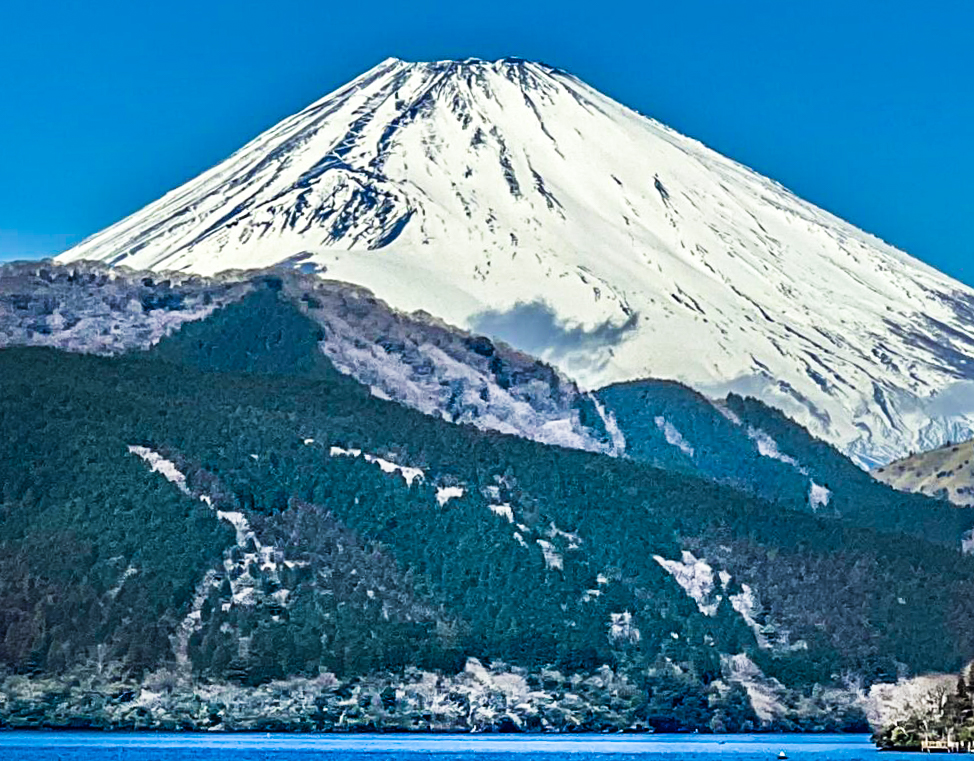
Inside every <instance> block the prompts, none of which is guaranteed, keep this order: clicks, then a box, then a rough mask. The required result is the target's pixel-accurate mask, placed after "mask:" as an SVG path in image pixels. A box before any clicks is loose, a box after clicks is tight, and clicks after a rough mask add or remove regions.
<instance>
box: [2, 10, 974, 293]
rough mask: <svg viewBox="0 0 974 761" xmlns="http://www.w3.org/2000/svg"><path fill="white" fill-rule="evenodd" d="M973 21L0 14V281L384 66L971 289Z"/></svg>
mask: <svg viewBox="0 0 974 761" xmlns="http://www.w3.org/2000/svg"><path fill="white" fill-rule="evenodd" d="M972 31H974V2H972V1H971V0H958V1H957V2H949V1H947V0H943V1H937V0H935V1H934V2H901V0H884V1H883V2H876V1H875V0H869V1H868V2H867V0H816V1H815V2H792V1H791V0H776V1H775V2H764V1H751V0H711V1H710V2H693V1H692V0H667V2H652V1H649V2H639V3H636V2H634V3H618V2H617V3H609V2H601V3H591V2H578V1H577V0H560V2H530V1H529V0H520V1H518V2H507V0H504V1H497V0H480V2H475V1H473V0H457V1H456V2H450V3H446V2H444V3H439V4H437V3H428V2H414V1H412V0H401V1H400V2H386V1H385V0H378V1H377V0H371V1H370V2H349V1H348V0H345V2H342V3H341V4H338V3H330V2H308V1H306V0H286V1H284V2H280V1H279V2H269V1H268V0H264V1H263V2H259V3H252V2H249V1H248V0H210V1H209V2H207V1H206V0H196V1H194V2H190V1H189V0H175V1H171V2H166V3H162V2H158V3H145V2H132V1H131V0H126V2H107V1H106V0H87V2H84V1H81V2H60V1H57V2H44V1H43V0H3V11H2V13H0V259H4V258H6V259H10V258H23V257H39V256H44V255H50V254H54V253H57V252H58V251H60V250H62V249H63V248H65V247H67V246H68V245H70V244H72V243H74V242H76V241H79V240H81V239H82V238H83V237H85V236H87V235H89V234H91V233H93V232H96V231H97V230H99V229H101V228H102V227H104V226H106V225H108V224H110V223H112V222H114V221H116V220H117V219H119V218H121V217H122V216H124V215H125V214H128V213H130V212H132V211H135V210H136V209H138V208H140V207H141V206H143V205H144V204H146V203H148V202H150V201H152V200H154V199H155V198H157V197H158V196H160V195H161V194H162V193H163V192H165V191H166V190H169V189H170V188H172V187H174V186H175V185H177V184H179V183H180V182H182V181H184V180H187V179H189V178H190V177H192V176H194V175H195V174H197V173H198V172H200V171H201V170H203V169H205V168H207V167H209V166H211V165H212V164H214V163H215V162H217V161H218V160H219V159H221V158H223V157H224V156H226V155H227V154H229V153H230V152H232V151H233V150H234V149H236V148H237V147H239V146H240V145H241V144H243V143H244V142H246V141H247V140H249V139H250V138H251V137H254V136H255V135H256V134H257V133H258V132H260V131H261V130H263V129H265V128H267V127H269V126H271V125H272V124H274V123H275V122H277V121H278V120H279V119H281V118H282V117H284V116H286V115H288V114H290V113H292V112H294V111H297V110H298V109H300V108H302V107H303V106H305V105H306V104H307V103H309V102H310V101H312V100H315V99H317V98H318V97H320V96H321V95H323V94H325V93H326V92H328V91H329V90H332V89H334V88H335V87H337V86H339V85H340V84H342V83H344V82H345V81H347V80H348V79H351V78H352V77H354V76H355V75H357V74H358V73H360V72H361V71H364V70H365V69H367V68H369V67H370V66H372V65H374V64H375V63H377V62H378V61H379V60H381V59H382V58H385V57H387V56H390V55H394V56H398V57H400V58H405V59H407V60H430V59H442V58H463V57H468V56H478V57H483V58H499V57H501V56H505V55H519V56H523V57H526V58H535V59H541V60H544V61H547V62H549V63H552V64H557V65H559V66H562V67H564V68H567V69H569V70H571V71H573V72H574V73H576V74H577V75H579V76H580V77H581V78H582V79H584V80H586V81H588V82H589V83H590V84H592V85H593V86H595V87H597V88H599V89H601V90H603V91H604V92H606V93H608V94H609V95H611V96H613V97H615V98H616V99H618V100H620V101H622V102H624V103H626V104H627V105H629V106H631V107H633V108H636V109H637V110H639V111H642V112H643V113H646V114H649V115H651V116H654V117H656V118H658V119H660V120H662V121H663V122H665V123H667V124H669V125H670V126H672V127H674V128H676V129H678V130H680V131H681V132H684V133H687V134H689V135H691V136H693V137H696V138H699V139H701V140H703V141H704V142H706V143H708V144H709V145H711V146H712V147H714V148H716V149H717V150H719V151H721V152H722V153H725V154H727V155H729V156H731V157H733V158H735V159H738V160H740V161H743V162H744V163H746V164H748V165H750V166H752V167H754V168H756V169H758V170H759V171H761V172H763V173H764V174H767V175H769V176H771V177H773V178H775V179H777V180H779V181H780V182H782V183H784V184H785V185H787V186H788V187H790V188H792V189H793V190H794V191H796V192H797V193H798V194H799V195H802V196H804V197H805V198H807V199H809V200H811V201H813V202H815V203H818V204H819V205H821V206H824V207H825V208H827V209H829V210H830V211H832V212H834V213H836V214H838V215H839V216H842V217H845V218H846V219H848V220H850V221H851V222H854V223H856V224H858V225H859V226H861V227H864V228H865V229H867V230H869V231H870V232H873V233H875V234H877V235H879V236H880V237H882V238H884V239H886V240H888V241H890V242H892V243H895V244H896V245H899V246H900V247H902V248H904V249H906V250H907V251H909V252H910V253H912V254H914V255H915V256H918V257H919V258H921V259H924V260H926V261H928V262H930V263H931V264H933V265H934V266H936V267H939V268H941V269H943V270H945V271H947V272H949V273H951V274H953V275H954V276H956V277H960V278H961V279H964V280H965V281H966V282H968V283H971V284H974V243H972V236H971V234H970V232H971V231H970V228H971V226H972V220H974V184H972V177H974V149H972V139H974V126H972V125H974V52H972V51H974V45H972V42H971V34H972Z"/></svg>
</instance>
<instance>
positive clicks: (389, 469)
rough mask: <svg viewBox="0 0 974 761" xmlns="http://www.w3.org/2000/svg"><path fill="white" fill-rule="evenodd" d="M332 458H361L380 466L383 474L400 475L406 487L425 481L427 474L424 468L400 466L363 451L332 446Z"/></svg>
mask: <svg viewBox="0 0 974 761" xmlns="http://www.w3.org/2000/svg"><path fill="white" fill-rule="evenodd" d="M328 454H329V455H330V456H331V457H352V458H356V457H361V458H362V459H363V460H365V461H366V462H370V463H372V464H374V465H378V466H379V468H380V469H381V470H382V472H383V473H398V474H399V475H400V476H402V478H403V480H404V481H405V482H406V486H412V485H413V482H414V481H418V480H424V479H425V478H426V473H425V471H424V470H423V469H422V468H413V467H410V466H408V465H399V464H398V463H395V462H392V461H390V460H385V459H383V458H382V457H376V456H375V455H371V454H368V453H367V452H363V451H362V450H361V449H343V448H342V447H336V446H332V447H330V448H329V450H328Z"/></svg>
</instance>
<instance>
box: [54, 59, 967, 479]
mask: <svg viewBox="0 0 974 761" xmlns="http://www.w3.org/2000/svg"><path fill="white" fill-rule="evenodd" d="M59 258H60V260H61V261H74V260H79V259H96V260H102V261H105V262H109V263H112V264H122V263H124V264H125V265H127V266H131V267H135V268H151V269H156V270H180V271H186V272H195V273H201V274H211V273H216V272H219V271H222V270H226V269H239V268H252V267H254V268H255V267H266V266H270V265H274V264H278V263H280V264H283V265H285V266H294V267H296V268H299V269H301V270H302V271H304V272H318V273H321V274H323V275H324V276H325V277H328V278H333V279H338V280H342V281H348V282H352V283H357V284H361V285H364V286H366V287H368V288H369V289H371V290H372V291H373V292H374V293H375V294H376V295H377V296H378V297H379V298H381V299H383V300H385V301H387V302H389V303H390V304H391V305H393V306H395V307H397V308H400V309H405V310H425V311H426V312H429V313H432V314H434V315H436V316H437V317H439V318H442V319H444V320H446V321H447V322H450V323H453V324H455V325H458V326H460V327H463V328H466V329H470V330H473V331H476V332H480V333H487V334H490V335H494V336H497V337H500V338H503V339H504V340H506V341H507V342H508V343H510V344H512V345H514V346H516V347H517V348H519V349H522V350H524V351H527V352H530V353H533V354H535V355H537V356H540V357H541V358H542V359H545V360H547V361H549V362H551V363H553V364H555V365H557V366H559V367H560V368H561V369H563V370H564V371H566V372H567V373H569V374H570V375H572V376H573V377H575V378H576V379H577V380H578V381H579V382H580V383H581V384H582V385H584V386H586V387H591V388H594V387H598V386H603V385H606V384H608V383H611V382H616V381H621V380H628V379H634V378H642V377H649V376H652V377H657V378H666V379H676V380H679V381H682V382H685V383H687V384H689V385H691V386H694V387H695V388H697V389H699V390H701V391H703V392H705V393H708V394H711V395H714V396H719V395H722V394H723V393H726V392H727V391H731V390H734V391H738V392H743V393H748V394H751V395H754V396H757V397H759V398H761V399H762V400H764V401H766V402H768V403H770V404H772V405H774V406H776V407H779V408H781V409H782V410H784V411H785V412H786V413H787V414H789V415H791V416H792V417H794V418H795V419H796V420H798V421H799V422H800V423H802V424H803V425H805V426H807V427H808V428H809V429H810V430H811V431H812V432H813V433H815V434H816V435H819V436H821V437H822V438H825V439H827V440H829V441H831V442H833V443H836V444H837V445H839V446H840V447H841V448H843V449H845V450H846V451H847V452H849V453H851V454H852V455H853V456H855V457H856V458H858V459H859V461H860V462H862V463H872V462H878V461H886V460H889V459H891V458H892V457H894V456H897V455H901V454H903V453H905V452H906V451H907V450H909V449H911V448H912V449H919V448H929V447H930V446H933V445H936V444H939V443H941V442H942V441H943V440H944V439H945V438H946V437H948V436H951V437H955V438H956V437H958V436H959V435H961V434H962V433H963V432H965V431H967V432H972V433H974V290H971V289H970V288H968V287H966V286H963V285H961V284H960V283H958V282H956V281H954V280H952V279H950V278H948V277H947V276H945V275H943V274H941V273H939V272H937V271H936V270H934V269H932V268H930V267H928V266H926V265H924V264H922V263H921V262H919V261H917V260H915V259H912V258H911V257H909V256H907V255H906V254H904V253H903V252H901V251H899V250H897V249H895V248H893V247H891V246H889V245H886V244H885V243H883V242H882V241H880V240H878V239H877V238H875V237H873V236H871V235H868V234H866V233H864V232H863V231H861V230H859V229H857V228H855V227H853V226H852V225H850V224H848V223H846V222H843V221H842V220H840V219H838V218H836V217H835V216H833V215H831V214H829V213H827V212H825V211H823V210H821V209H819V208H817V207H815V206H813V205H811V204H809V203H807V202H805V201H802V200H801V199H799V198H797V197H795V196H794V195H793V194H792V193H790V192H789V191H787V190H786V189H785V188H783V187H782V186H781V185H779V184H777V183H775V182H773V181H771V180H769V179H766V178H764V177H762V176H761V175H759V174H757V173H755V172H753V171H751V170H749V169H748V168H747V167H744V166H742V165H741V164H738V163H736V162H734V161H731V160H729V159H727V158H724V157H723V156H721V155H719V154H717V153H715V152H714V151H712V150H710V149H708V148H707V147H705V146H704V145H702V144H700V143H699V142H697V141H695V140H692V139H689V138H687V137H684V136H682V135H680V134H677V133H676V132H674V131H673V130H671V129H669V128H667V127H665V126H664V125H662V124H660V123H658V122H656V121H653V120H652V119H648V118H646V117H644V116H642V115H640V114H638V113H636V112H634V111H632V110H630V109H628V108H626V107H625V106H622V105H620V104H619V103H617V102H615V101H613V100H611V99H610V98H608V97H606V96H604V95H602V94H600V93H599V92H597V91H596V90H594V89H592V88H591V87H589V86H587V85H586V84H584V83H583V82H581V81H579V80H578V79H577V78H575V77H574V76H572V75H570V74H568V73H566V72H564V71H562V70H560V69H556V68H553V67H550V66H547V65H544V64H540V63H532V62H528V61H523V60H519V59H504V60H500V61H496V62H488V61H481V60H474V59H471V60H465V61H439V62H434V63H408V62H405V61H401V60H397V59H388V60H386V61H383V62H382V63H381V64H379V65H378V66H376V67H375V68H373V69H372V70H370V71H368V72H366V73H365V74H363V75H362V76H360V77H359V78H358V79H356V80H354V81H353V82H351V83H349V84H348V85H346V86H344V87H342V88H340V89H339V90H337V91H335V92H333V93H331V94H330V95H328V96H326V97H324V98H323V99H321V100H319V101H317V102H316V103H313V104H312V105H310V106H308V107H307V108H306V109H304V110H303V111H301V112H300V113H298V114H296V115H294V116H292V117H289V118H287V119H285V120H284V121H282V122H281V123H280V124H278V125H277V126H275V127H273V128H271V129H270V130H268V131H267V132H265V133H264V134H262V135H261V136H259V137H258V138H257V139H255V140H254V141H252V142H251V143H249V144H248V145H246V146H244V147H243V148H242V149H240V150H239V151H238V152H236V153H235V154H233V155H232V156H231V157H230V158H228V159H227V160H225V161H224V162H223V163H221V164H219V165H217V166H216V167H214V168H213V169H211V170H209V171H207V172H205V173H204V174H202V175H200V176H199V177H197V178H196V179H194V180H191V181H190V182H188V183H186V184H185V185H183V186H182V187H180V188H177V189H176V190H173V191H172V192H170V193H168V194H167V195H165V196H164V197H163V198H161V199H160V200H158V201H156V202H155V203H153V204H151V205H149V206H147V207H146V208H145V209H143V210H141V211H139V212H138V213H136V214H134V215H132V216H131V217H129V218H127V219H125V220H123V221H121V222H119V223H117V224H115V225H113V226H112V227H110V228H108V229H106V230H104V231H103V232H101V233H98V234H97V235H95V236H93V237H91V238H89V239H88V240H86V241H84V242H83V243H81V244H80V245H78V246H77V247H75V248H73V249H71V250H69V251H67V252H65V253H64V254H62V255H61V257H59Z"/></svg>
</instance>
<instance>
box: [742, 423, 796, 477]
mask: <svg viewBox="0 0 974 761" xmlns="http://www.w3.org/2000/svg"><path fill="white" fill-rule="evenodd" d="M747 436H748V438H749V439H751V441H753V442H754V445H755V446H756V447H757V449H758V453H759V454H760V455H761V456H762V457H770V458H771V459H772V460H778V461H779V462H783V463H785V464H786V465H791V466H792V467H793V468H794V469H795V470H797V471H799V472H801V473H803V474H806V475H807V471H806V470H805V469H804V468H803V467H802V466H801V464H800V463H799V462H798V460H796V459H795V458H794V457H792V456H790V455H787V454H785V453H783V452H782V451H781V450H780V449H779V448H778V442H776V441H775V440H774V439H773V438H771V436H769V435H768V434H767V433H765V432H764V431H762V430H761V429H760V428H755V427H753V426H748V428H747Z"/></svg>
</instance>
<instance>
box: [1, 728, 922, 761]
mask: <svg viewBox="0 0 974 761" xmlns="http://www.w3.org/2000/svg"><path fill="white" fill-rule="evenodd" d="M780 751H784V752H785V754H787V756H788V758H789V761H865V760H867V759H871V760H872V761H879V754H878V751H876V749H875V748H874V747H873V745H872V744H871V743H870V742H869V738H868V736H866V735H724V736H720V735H575V736H564V735H561V736H551V735H548V736H537V735H535V736H524V735H290V734H239V735H226V734H176V733H172V734H169V733H166V734H148V733H146V734H135V733H132V734H122V733H95V732H7V733H2V732H0V759H2V761H7V760H8V759H10V760H11V761H12V760H13V759H31V760H32V761H33V760H35V759H36V761H95V759H105V760H106V761H310V759H316V761H337V760H338V759H351V760H352V761H366V760H369V761H371V760H372V759H379V760H381V761H391V759H406V760H407V761H410V760H415V761H419V759H434V761H474V760H475V759H484V761H508V760H509V759H514V758H517V759H520V760H522V761H531V760H532V759H533V760H535V761H556V759H563V758H564V759H568V758H570V759H571V761H602V760H603V759H605V760H606V761H627V759H639V761H684V760H687V761H718V759H717V757H718V756H726V757H728V758H729V759H730V761H776V759H777V756H778V753H779V752H780ZM906 759H909V760H910V761H915V759H916V757H915V756H913V755H911V754H908V753H883V755H882V761H904V760H906Z"/></svg>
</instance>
